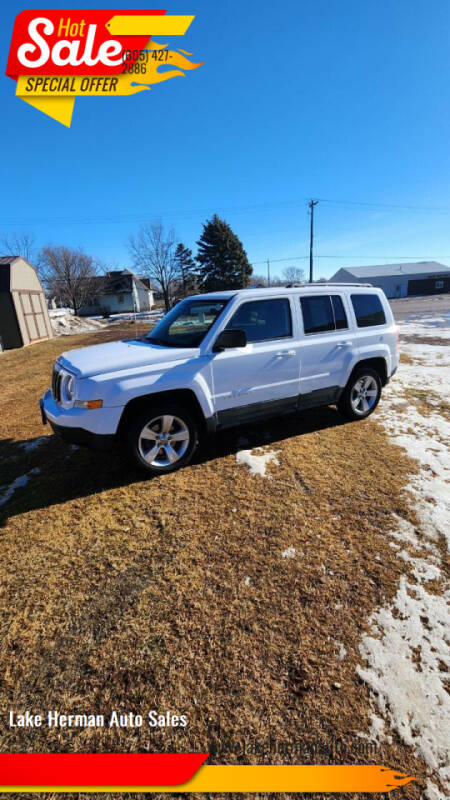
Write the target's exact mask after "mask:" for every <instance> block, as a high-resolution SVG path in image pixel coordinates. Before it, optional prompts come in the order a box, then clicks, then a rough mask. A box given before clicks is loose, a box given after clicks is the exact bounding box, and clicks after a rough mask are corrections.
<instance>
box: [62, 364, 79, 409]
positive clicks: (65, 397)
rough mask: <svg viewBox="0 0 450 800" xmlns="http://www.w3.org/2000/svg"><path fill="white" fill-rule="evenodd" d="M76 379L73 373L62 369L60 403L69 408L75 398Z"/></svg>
mask: <svg viewBox="0 0 450 800" xmlns="http://www.w3.org/2000/svg"><path fill="white" fill-rule="evenodd" d="M75 388H76V381H75V378H74V376H73V375H70V373H68V372H64V371H62V375H61V386H60V395H61V404H62V405H63V407H65V408H71V407H72V406H73V402H74V399H75Z"/></svg>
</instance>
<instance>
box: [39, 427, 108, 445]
mask: <svg viewBox="0 0 450 800" xmlns="http://www.w3.org/2000/svg"><path fill="white" fill-rule="evenodd" d="M50 425H51V427H52V430H53V432H54V433H56V434H57V435H58V436H60V437H61V439H64V441H65V442H70V443H71V444H78V445H81V446H82V447H90V448H91V449H92V450H110V449H111V448H112V446H113V444H114V440H115V436H113V435H112V434H105V433H92V431H87V430H86V429H85V428H67V427H65V426H63V425H55V423H54V422H50Z"/></svg>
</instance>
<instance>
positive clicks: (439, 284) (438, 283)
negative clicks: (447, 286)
mask: <svg viewBox="0 0 450 800" xmlns="http://www.w3.org/2000/svg"><path fill="white" fill-rule="evenodd" d="M434 287H435V289H443V288H444V281H436V283H435V284H434Z"/></svg>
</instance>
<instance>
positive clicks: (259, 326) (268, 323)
mask: <svg viewBox="0 0 450 800" xmlns="http://www.w3.org/2000/svg"><path fill="white" fill-rule="evenodd" d="M230 328H231V329H233V330H243V331H245V333H246V334H247V342H264V341H269V340H270V339H284V338H286V337H288V336H292V319H291V308H290V304H289V300H288V299H287V297H286V298H279V299H276V300H255V301H253V302H250V303H243V304H242V305H241V306H239V308H238V309H237V311H236V313H235V314H233V316H232V317H231V319H230V321H229V323H228V325H227V329H230Z"/></svg>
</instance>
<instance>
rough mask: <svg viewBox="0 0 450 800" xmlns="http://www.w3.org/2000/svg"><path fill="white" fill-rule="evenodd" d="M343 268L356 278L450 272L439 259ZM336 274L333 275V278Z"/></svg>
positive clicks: (449, 268)
mask: <svg viewBox="0 0 450 800" xmlns="http://www.w3.org/2000/svg"><path fill="white" fill-rule="evenodd" d="M342 269H345V271H346V272H348V273H349V274H350V275H353V276H354V277H355V278H385V277H395V276H401V275H421V274H423V273H427V272H429V273H430V274H434V273H436V272H449V273H450V267H446V266H445V265H444V264H439V263H438V262H437V261H417V262H415V263H408V262H407V263H405V264H376V265H375V266H371V267H342ZM338 271H340V270H338ZM335 275H337V273H335ZM335 275H333V278H334V277H335Z"/></svg>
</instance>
